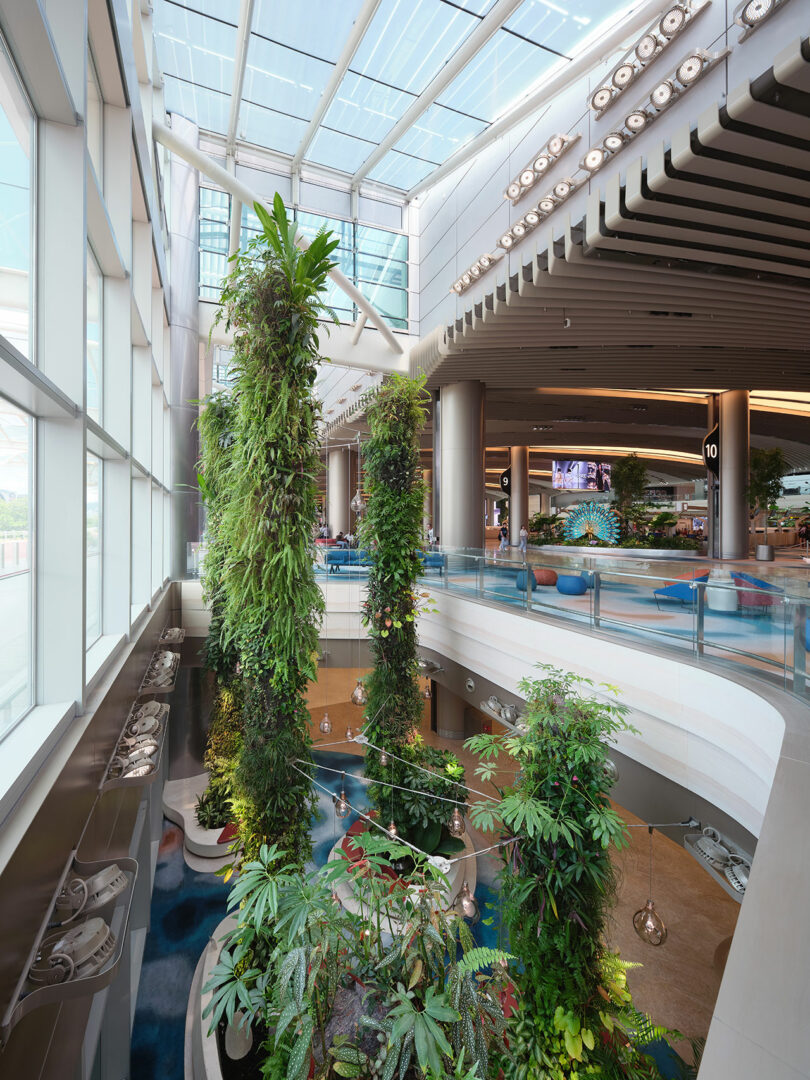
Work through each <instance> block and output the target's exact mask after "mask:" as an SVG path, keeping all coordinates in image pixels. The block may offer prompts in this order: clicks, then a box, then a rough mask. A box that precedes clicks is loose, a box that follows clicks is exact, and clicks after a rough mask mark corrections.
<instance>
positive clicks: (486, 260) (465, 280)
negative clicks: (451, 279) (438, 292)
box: [453, 255, 494, 293]
mask: <svg viewBox="0 0 810 1080" xmlns="http://www.w3.org/2000/svg"><path fill="white" fill-rule="evenodd" d="M493 262H494V259H493V258H492V256H491V255H482V256H481V257H480V258H479V259H477V260H476V261H475V262H474V263H473V264H472V266H471V267H470V268H469V270H465V271H464V273H463V274H462V275H461V277H460V278H459V279H458V281H457V282H455V284H454V285H453V292H456V293H463V292H464V290H465V289H466V288H468V286H470V285H472V283H473V282H474V281H477V280H478V278H480V277H481V275H482V274H483V273H484V272H485V271H486V270H489V268H490V266H492V263H493Z"/></svg>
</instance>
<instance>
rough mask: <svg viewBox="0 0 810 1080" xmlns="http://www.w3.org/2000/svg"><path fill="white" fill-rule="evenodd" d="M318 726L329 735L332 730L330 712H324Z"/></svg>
mask: <svg viewBox="0 0 810 1080" xmlns="http://www.w3.org/2000/svg"><path fill="white" fill-rule="evenodd" d="M318 727H319V728H320V729H321V731H322V732H323V733H324V735H328V734H329V732H330V731H331V730H332V721H331V720H330V719H329V713H328V712H325V713H324V714H323V720H321V722H320V724H319V725H318Z"/></svg>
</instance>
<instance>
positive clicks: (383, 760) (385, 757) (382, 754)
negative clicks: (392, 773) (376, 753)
mask: <svg viewBox="0 0 810 1080" xmlns="http://www.w3.org/2000/svg"><path fill="white" fill-rule="evenodd" d="M387 764H388V754H386V752H385V751H384V750H381V751H380V766H381V768H383V769H384V768H385V766H386V765H387Z"/></svg>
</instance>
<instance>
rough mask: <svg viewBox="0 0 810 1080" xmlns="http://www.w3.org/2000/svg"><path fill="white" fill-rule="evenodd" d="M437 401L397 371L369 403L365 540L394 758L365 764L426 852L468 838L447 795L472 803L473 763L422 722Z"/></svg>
mask: <svg viewBox="0 0 810 1080" xmlns="http://www.w3.org/2000/svg"><path fill="white" fill-rule="evenodd" d="M427 400H428V397H427V394H426V392H425V390H424V383H423V381H422V380H414V379H408V378H405V377H404V376H401V375H395V376H393V377H392V378H391V379H390V380H389V381H388V382H387V383H386V384H385V386H384V387H383V388H382V390H381V391H380V393H379V394H378V395H377V396H376V397H375V398H374V400H373V402H372V403H371V405H370V406H369V408H368V412H367V419H368V425H369V430H370V436H369V438H368V440H367V442H366V443H365V445H364V448H363V459H364V463H365V483H366V488H367V492H368V508H367V513H366V515H365V518H364V520H363V521H362V523H361V526H360V543H361V546H362V547H364V548H365V549H366V550H367V551H368V552H369V556H370V560H371V567H370V570H369V574H368V591H367V594H366V600H365V602H364V605H363V621H364V624H365V625H366V627H367V630H368V636H369V645H370V649H371V655H372V659H373V664H374V666H373V669H372V671H371V672H370V674H369V675H367V676H366V678H365V680H364V682H365V688H366V693H367V695H368V700H367V704H366V713H365V715H366V725H365V727H364V734H365V735H366V736H367V737H368V739H369V741H370V742H371V743H372V744H373V745H374V746H376V747H378V748H379V749H380V750H381V751H384V752H385V754H386V757H387V759H388V760H387V761H386V763H385V764H381V755H380V754H379V753H378V752H375V751H373V750H372V751H369V753H368V754H367V755H366V763H365V773H366V776H367V777H369V778H371V779H372V780H376V781H378V783H377V784H375V785H374V786H372V787H371V788H370V789H369V798H370V800H371V802H372V803H373V804H374V806H375V807H376V809H377V811H378V813H379V815H380V818H381V819H382V818H384V819H385V821H389V820H390V821H392V822H393V823H394V824H395V825H396V827H397V829H398V830H399V832H400V834H401V835H402V836H404V837H405V838H406V839H407V840H409V841H410V842H411V843H413V844H414V845H415V846H416V847H418V848H419V849H420V850H421V851H424V852H426V853H427V854H437V853H438V854H445V855H449V854H451V853H452V852H453V851H456V850H458V849H459V848H460V847H462V846H463V845H462V842H461V841H460V840H459V839H458V838H457V837H453V836H451V835H450V833H449V831H448V822H449V820H450V817H451V813H452V805H453V804H452V802H447V801H443V800H453V799H458V800H459V805H460V806H461V807H463V805H464V796H465V791H464V789H463V788H462V787H461V786H460V785H461V784H463V781H464V772H463V770H462V769H461V767H460V765H459V763H458V761H457V760H456V758H455V756H454V755H453V754H451V753H450V752H449V751H447V750H438V749H436V748H435V747H431V746H428V745H427V744H426V743H425V742H424V741H423V739H422V737H421V735H420V734H419V730H418V729H419V724H420V721H421V719H422V709H423V697H422V694H421V692H420V688H419V667H418V655H417V645H418V639H417V634H416V618H417V615H418V613H419V609H420V606H421V605H422V604H424V600H425V597H420V595H419V592H418V589H417V579H418V577H419V574H420V572H421V569H422V559H421V551H422V548H423V545H424V536H423V533H422V506H423V502H424V493H425V484H424V480H423V477H422V467H421V462H420V449H419V437H420V434H421V432H422V428H423V426H424V423H425V414H426V402H427ZM425 595H427V594H425ZM383 760H385V759H383ZM392 785H393V786H392ZM432 796H438V798H434V797H432Z"/></svg>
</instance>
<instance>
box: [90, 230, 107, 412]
mask: <svg viewBox="0 0 810 1080" xmlns="http://www.w3.org/2000/svg"><path fill="white" fill-rule="evenodd" d="M103 303H104V299H103V279H102V277H101V271H100V270H99V268H98V263H97V262H96V258H95V255H93V249H92V248H91V247H90V245H89V244H88V245H87V339H86V348H87V405H86V409H87V415H88V416H89V417H91V419H93V420H95V421H96V423H99V424H100V423H101V403H102V401H103V397H102V395H103V392H104V390H103V384H102V380H103V377H104V367H103V358H102V349H103V330H102V326H103V311H102V307H103Z"/></svg>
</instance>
